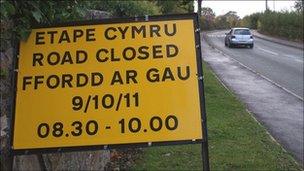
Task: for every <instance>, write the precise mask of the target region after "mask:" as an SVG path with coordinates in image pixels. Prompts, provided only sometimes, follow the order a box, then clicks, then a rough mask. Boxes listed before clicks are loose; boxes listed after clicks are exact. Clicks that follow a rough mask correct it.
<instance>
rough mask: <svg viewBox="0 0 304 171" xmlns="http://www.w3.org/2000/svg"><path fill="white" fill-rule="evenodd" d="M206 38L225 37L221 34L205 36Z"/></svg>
mask: <svg viewBox="0 0 304 171" xmlns="http://www.w3.org/2000/svg"><path fill="white" fill-rule="evenodd" d="M207 36H208V37H225V36H226V35H223V34H207Z"/></svg>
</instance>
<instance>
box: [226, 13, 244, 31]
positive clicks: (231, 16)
mask: <svg viewBox="0 0 304 171" xmlns="http://www.w3.org/2000/svg"><path fill="white" fill-rule="evenodd" d="M224 17H226V18H227V22H228V23H229V27H235V26H238V25H239V22H240V17H239V16H238V15H237V13H236V12H235V11H229V12H227V13H226V14H225V15H224Z"/></svg>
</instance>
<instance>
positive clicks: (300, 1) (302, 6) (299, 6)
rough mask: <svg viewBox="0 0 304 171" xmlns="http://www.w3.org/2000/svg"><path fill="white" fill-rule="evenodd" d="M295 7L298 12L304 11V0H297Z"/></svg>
mask: <svg viewBox="0 0 304 171" xmlns="http://www.w3.org/2000/svg"><path fill="white" fill-rule="evenodd" d="M294 8H295V9H296V11H297V12H299V13H303V11H304V10H303V9H304V1H303V0H297V1H296V2H295V5H294Z"/></svg>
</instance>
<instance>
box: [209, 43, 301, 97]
mask: <svg viewBox="0 0 304 171" xmlns="http://www.w3.org/2000/svg"><path fill="white" fill-rule="evenodd" d="M209 45H210V44H209ZM210 46H212V45H210ZM212 47H213V48H215V49H216V50H217V51H218V52H219V53H221V54H223V55H225V56H227V57H229V58H230V59H232V60H234V61H236V62H237V63H239V64H240V65H242V66H243V67H245V68H246V69H248V70H249V71H251V72H253V73H255V74H257V75H259V76H260V77H262V78H264V79H265V80H267V81H269V82H271V83H272V84H274V85H276V86H277V87H279V88H281V89H283V90H285V91H286V92H287V93H289V94H291V95H293V96H295V97H297V98H298V99H300V100H302V101H304V99H303V98H302V97H301V96H299V95H297V94H296V93H294V92H292V91H291V90H288V89H287V88H285V87H283V86H281V85H280V84H278V83H276V82H274V81H272V80H271V79H270V78H268V77H266V76H264V75H263V74H261V73H259V72H257V71H255V70H253V69H252V68H250V67H249V66H247V65H244V64H243V63H241V62H240V61H238V60H237V59H234V58H232V57H231V56H229V55H227V54H226V53H224V52H223V51H221V50H220V49H218V48H216V47H215V46H212Z"/></svg>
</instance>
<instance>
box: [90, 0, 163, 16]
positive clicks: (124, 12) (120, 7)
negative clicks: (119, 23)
mask: <svg viewBox="0 0 304 171" xmlns="http://www.w3.org/2000/svg"><path fill="white" fill-rule="evenodd" d="M90 6H91V9H96V10H101V11H107V12H110V13H111V14H112V15H113V16H115V17H133V16H142V15H156V14H160V7H158V6H157V5H156V2H150V1H113V0H104V1H92V2H91V5H90Z"/></svg>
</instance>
